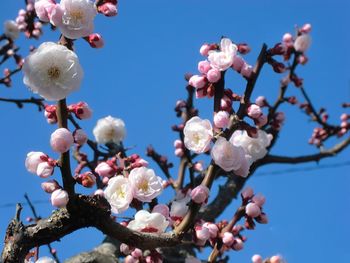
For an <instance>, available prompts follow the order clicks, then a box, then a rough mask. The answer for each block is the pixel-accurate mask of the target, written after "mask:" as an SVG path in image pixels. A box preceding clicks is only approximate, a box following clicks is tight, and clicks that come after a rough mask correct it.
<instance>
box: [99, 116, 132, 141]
mask: <svg viewBox="0 0 350 263" xmlns="http://www.w3.org/2000/svg"><path fill="white" fill-rule="evenodd" d="M93 134H94V136H95V139H96V141H97V142H98V143H100V144H106V143H120V142H121V141H122V140H123V139H124V137H125V134H126V130H125V123H124V121H123V120H121V119H117V118H113V117H112V116H107V117H105V118H102V119H99V120H98V121H97V124H96V126H95V128H94V130H93Z"/></svg>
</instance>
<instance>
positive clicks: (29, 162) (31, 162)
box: [25, 152, 49, 174]
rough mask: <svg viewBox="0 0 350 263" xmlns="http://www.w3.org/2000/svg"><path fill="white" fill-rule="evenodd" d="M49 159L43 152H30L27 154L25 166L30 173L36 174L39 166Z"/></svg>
mask: <svg viewBox="0 0 350 263" xmlns="http://www.w3.org/2000/svg"><path fill="white" fill-rule="evenodd" d="M48 158H49V157H48V156H47V155H46V154H45V153H43V152H30V153H28V154H27V158H26V161H25V166H26V168H27V170H28V172H30V173H33V174H36V171H37V169H38V165H39V164H40V163H42V162H45V161H46V160H47V159H48Z"/></svg>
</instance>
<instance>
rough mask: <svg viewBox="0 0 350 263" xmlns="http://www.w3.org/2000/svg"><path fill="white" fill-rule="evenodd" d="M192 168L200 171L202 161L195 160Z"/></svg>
mask: <svg viewBox="0 0 350 263" xmlns="http://www.w3.org/2000/svg"><path fill="white" fill-rule="evenodd" d="M193 169H194V170H195V171H197V172H202V171H203V163H202V162H196V163H195V164H194V165H193Z"/></svg>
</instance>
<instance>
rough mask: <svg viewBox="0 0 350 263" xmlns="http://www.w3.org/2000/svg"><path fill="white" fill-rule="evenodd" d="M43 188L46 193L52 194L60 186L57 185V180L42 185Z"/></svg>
mask: <svg viewBox="0 0 350 263" xmlns="http://www.w3.org/2000/svg"><path fill="white" fill-rule="evenodd" d="M41 188H42V189H43V190H44V191H45V192H46V193H49V194H51V193H52V192H53V191H55V190H57V189H59V188H60V185H59V184H58V183H57V181H56V180H50V181H47V182H43V183H41Z"/></svg>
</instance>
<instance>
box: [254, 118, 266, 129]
mask: <svg viewBox="0 0 350 263" xmlns="http://www.w3.org/2000/svg"><path fill="white" fill-rule="evenodd" d="M254 121H255V124H256V126H258V127H259V128H260V127H263V126H264V125H266V123H267V121H268V119H267V115H261V116H260V117H259V118H257V119H255V120H254Z"/></svg>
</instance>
